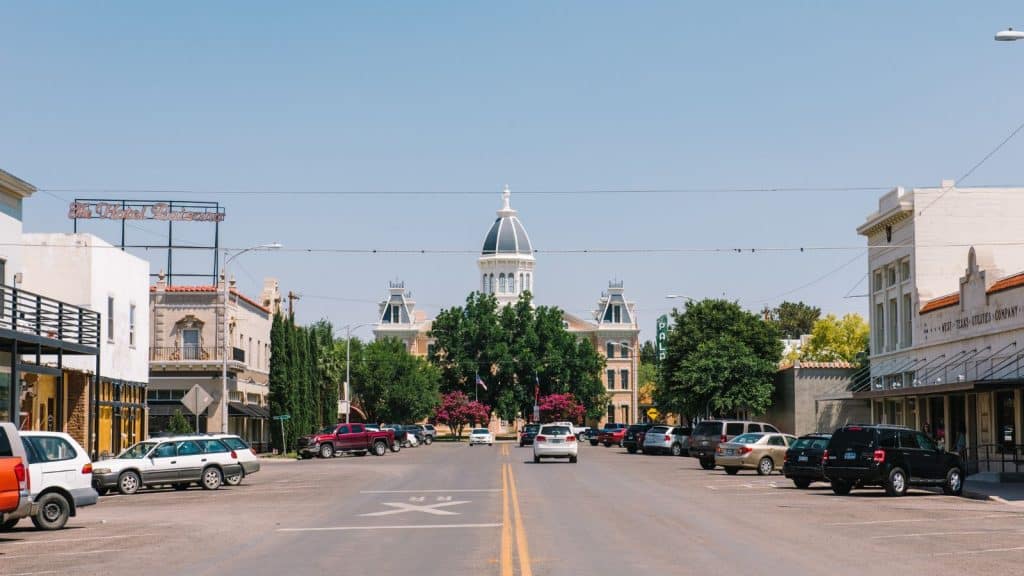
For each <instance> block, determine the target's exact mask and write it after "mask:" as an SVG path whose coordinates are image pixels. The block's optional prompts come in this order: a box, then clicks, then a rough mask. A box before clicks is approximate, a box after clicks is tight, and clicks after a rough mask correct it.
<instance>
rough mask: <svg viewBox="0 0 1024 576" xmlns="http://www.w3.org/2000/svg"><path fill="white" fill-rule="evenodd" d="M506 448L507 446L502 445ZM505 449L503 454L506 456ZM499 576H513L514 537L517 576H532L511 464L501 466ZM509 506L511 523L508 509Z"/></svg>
mask: <svg viewBox="0 0 1024 576" xmlns="http://www.w3.org/2000/svg"><path fill="white" fill-rule="evenodd" d="M503 446H506V447H507V446H508V444H503ZM507 452H508V450H507V448H506V450H505V453H506V455H507ZM501 497H502V506H501V558H500V565H501V576H513V570H514V565H513V563H512V540H513V534H514V535H515V544H516V556H517V557H518V558H519V576H533V569H531V568H530V545H529V544H528V543H527V541H526V529H525V528H524V527H523V517H522V515H521V514H520V513H519V493H518V492H517V491H516V478H515V475H514V474H512V464H510V463H508V462H505V463H503V464H502V465H501ZM510 504H511V510H512V515H511V522H510V521H509V520H510V517H509V508H510Z"/></svg>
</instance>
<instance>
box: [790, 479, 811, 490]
mask: <svg viewBox="0 0 1024 576" xmlns="http://www.w3.org/2000/svg"><path fill="white" fill-rule="evenodd" d="M793 484H795V485H796V487H797V488H799V489H801V490H804V489H806V488H807V487H808V486H810V485H811V481H810V480H808V479H807V478H793Z"/></svg>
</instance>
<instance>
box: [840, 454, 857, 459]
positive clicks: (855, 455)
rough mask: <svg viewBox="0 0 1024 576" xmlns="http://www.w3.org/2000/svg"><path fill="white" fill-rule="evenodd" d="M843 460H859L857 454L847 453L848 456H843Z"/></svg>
mask: <svg viewBox="0 0 1024 576" xmlns="http://www.w3.org/2000/svg"><path fill="white" fill-rule="evenodd" d="M843 459H844V460H856V459H857V453H856V452H847V453H846V454H843Z"/></svg>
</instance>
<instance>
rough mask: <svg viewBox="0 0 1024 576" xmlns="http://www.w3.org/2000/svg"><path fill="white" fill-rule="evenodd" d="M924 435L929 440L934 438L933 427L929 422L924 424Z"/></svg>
mask: <svg viewBox="0 0 1024 576" xmlns="http://www.w3.org/2000/svg"><path fill="white" fill-rule="evenodd" d="M924 435H925V436H927V437H929V438H931V437H932V425H931V424H929V423H928V422H925V423H924Z"/></svg>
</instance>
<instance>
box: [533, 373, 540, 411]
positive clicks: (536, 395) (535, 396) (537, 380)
mask: <svg viewBox="0 0 1024 576" xmlns="http://www.w3.org/2000/svg"><path fill="white" fill-rule="evenodd" d="M533 381H534V382H535V384H534V385H533V404H534V405H535V406H536V405H537V399H538V398H540V377H539V376H537V375H536V374H534V375H533Z"/></svg>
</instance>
